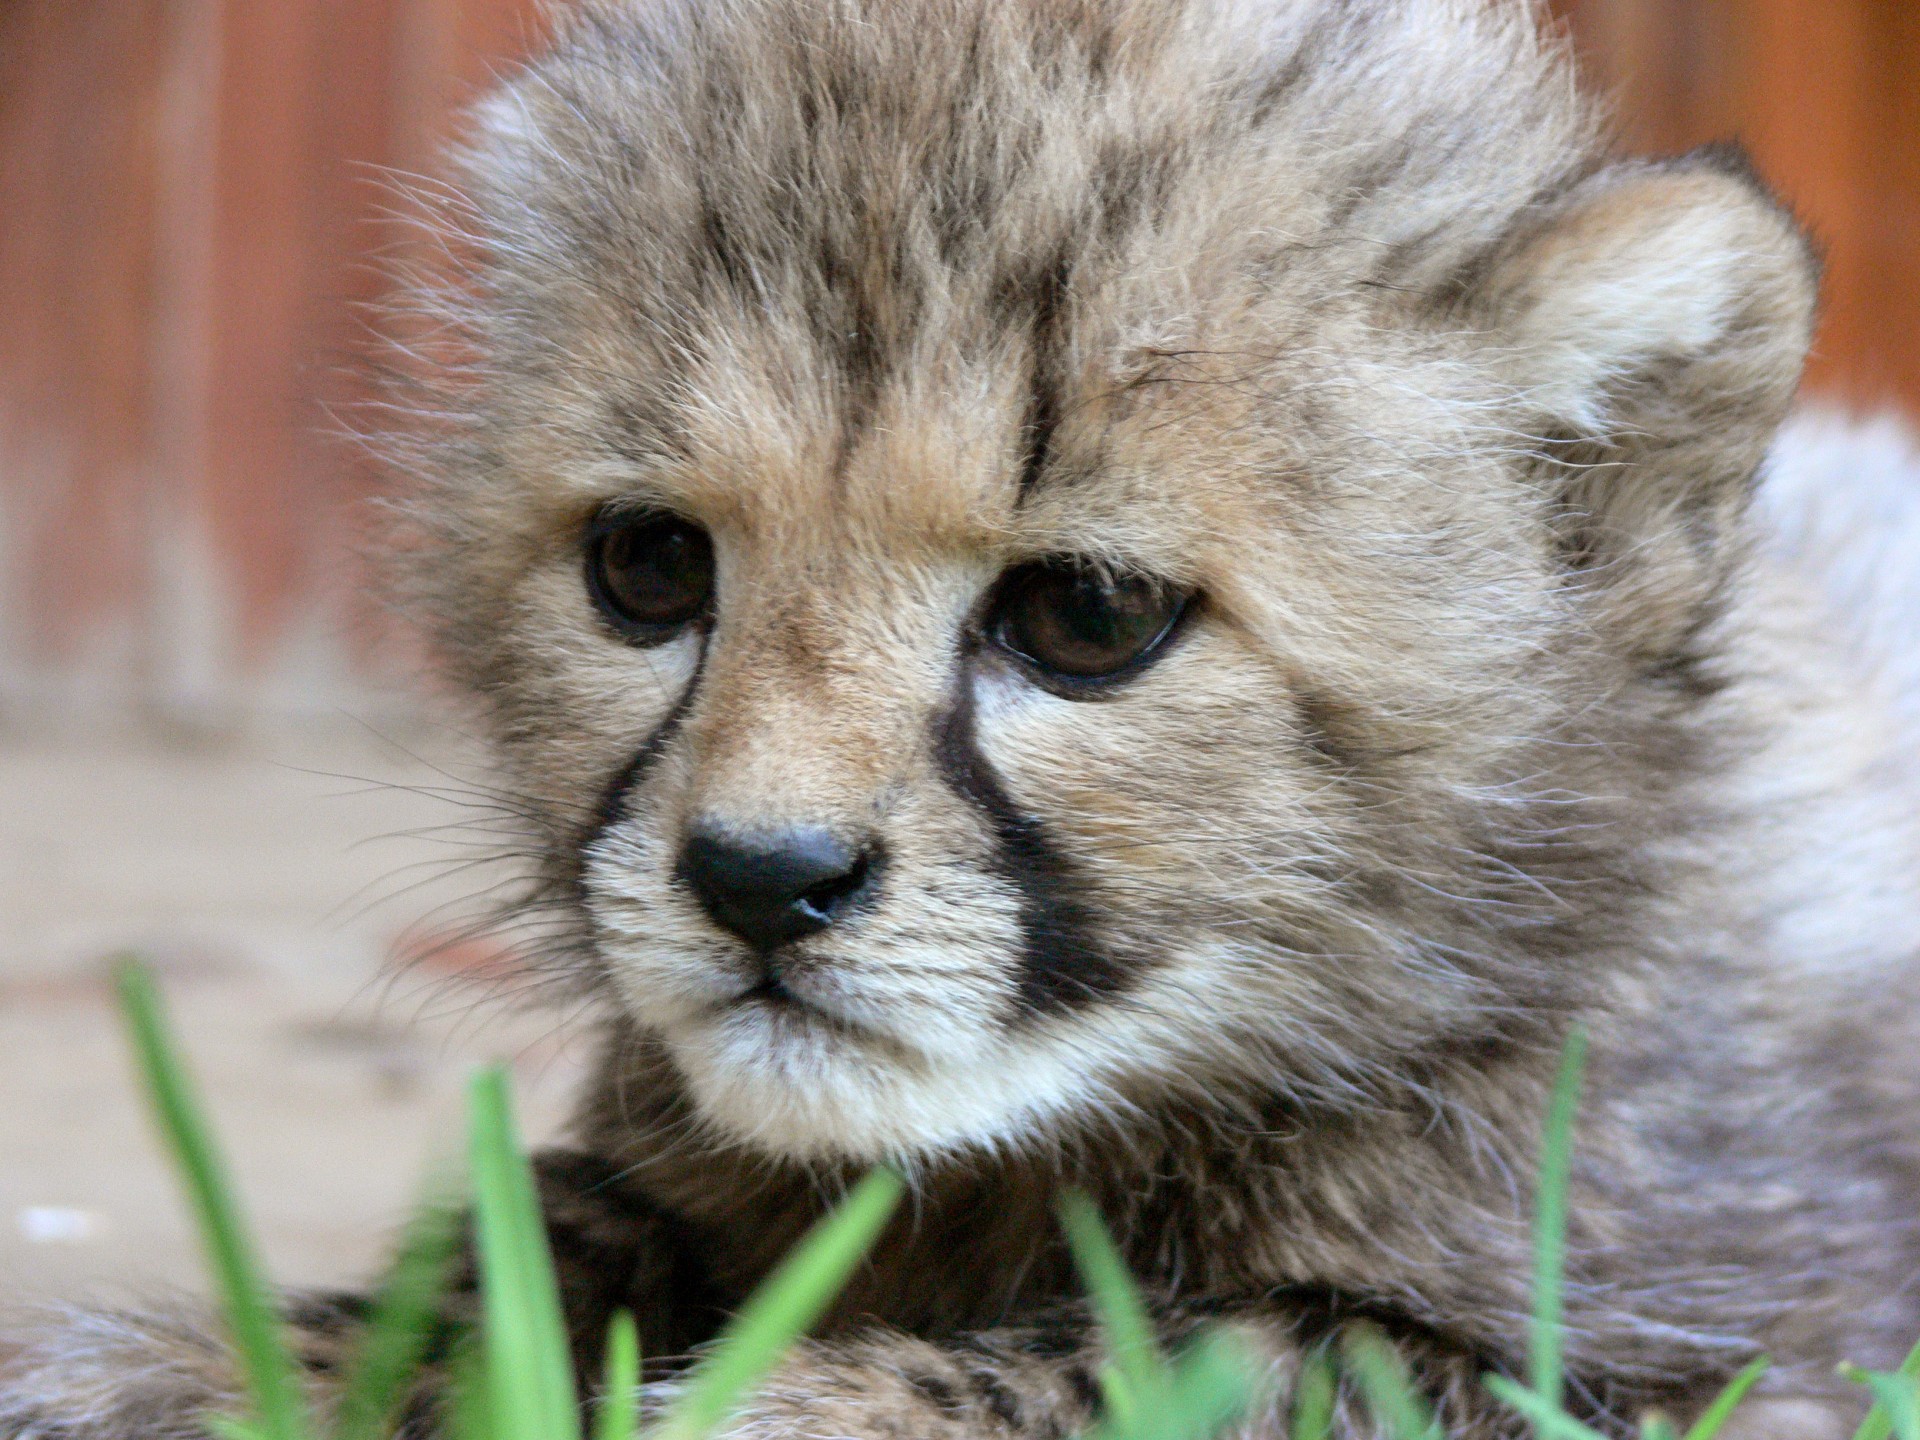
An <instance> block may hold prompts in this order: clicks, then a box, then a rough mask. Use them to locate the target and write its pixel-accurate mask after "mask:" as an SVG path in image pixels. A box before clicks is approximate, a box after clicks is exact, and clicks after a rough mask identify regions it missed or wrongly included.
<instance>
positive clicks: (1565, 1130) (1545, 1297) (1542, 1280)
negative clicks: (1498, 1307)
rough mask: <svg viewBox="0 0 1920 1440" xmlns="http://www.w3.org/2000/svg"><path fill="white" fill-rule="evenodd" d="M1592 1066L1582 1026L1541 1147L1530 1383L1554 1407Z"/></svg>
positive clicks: (1568, 1051)
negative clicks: (1582, 1118) (1576, 1161)
mask: <svg viewBox="0 0 1920 1440" xmlns="http://www.w3.org/2000/svg"><path fill="white" fill-rule="evenodd" d="M1586 1062H1587V1032H1586V1031H1585V1030H1584V1029H1582V1028H1581V1027H1580V1026H1578V1025H1576V1026H1574V1027H1573V1029H1572V1030H1570V1031H1569V1032H1568V1033H1567V1043H1566V1048H1565V1049H1564V1050H1563V1051H1562V1052H1561V1055H1560V1073H1559V1074H1558V1075H1557V1076H1556V1077H1555V1079H1554V1082H1553V1099H1552V1101H1551V1102H1550V1103H1549V1105H1548V1107H1547V1126H1546V1133H1545V1135H1544V1137H1543V1139H1542V1140H1541V1144H1540V1179H1539V1188H1538V1190H1537V1191H1536V1198H1535V1204H1534V1220H1533V1330H1532V1337H1531V1344H1530V1345H1529V1347H1528V1379H1529V1380H1530V1381H1531V1382H1532V1385H1533V1390H1534V1393H1535V1394H1536V1395H1538V1396H1539V1397H1540V1398H1541V1399H1542V1400H1545V1401H1546V1402H1547V1404H1548V1405H1549V1406H1551V1407H1553V1408H1554V1409H1556V1410H1557V1409H1558V1408H1559V1406H1560V1385H1561V1380H1562V1357H1561V1353H1560V1333H1561V1316H1562V1313H1563V1309H1564V1303H1563V1302H1564V1295H1563V1285H1564V1281H1565V1271H1566V1259H1567V1182H1568V1176H1569V1174H1570V1172H1571V1169H1572V1164H1573V1122H1574V1116H1575V1114H1576V1112H1577V1111H1578V1110H1579V1107H1580V1076H1581V1072H1582V1071H1583V1070H1584V1069H1585V1068H1586Z"/></svg>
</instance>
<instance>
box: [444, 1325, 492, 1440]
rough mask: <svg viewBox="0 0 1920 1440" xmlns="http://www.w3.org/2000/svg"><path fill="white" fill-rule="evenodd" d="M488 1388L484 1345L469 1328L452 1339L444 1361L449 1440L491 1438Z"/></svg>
mask: <svg viewBox="0 0 1920 1440" xmlns="http://www.w3.org/2000/svg"><path fill="white" fill-rule="evenodd" d="M489 1388H490V1387H489V1386H488V1384H487V1357H486V1348H485V1346H484V1345H483V1344H482V1342H481V1339H480V1336H479V1335H478V1334H477V1333H476V1332H474V1331H472V1330H468V1331H466V1332H465V1333H463V1334H462V1335H461V1336H460V1337H459V1339H458V1340H456V1341H455V1342H454V1347H453V1356H452V1358H451V1359H450V1360H449V1361H448V1362H447V1395H446V1402H445V1410H444V1414H445V1416H446V1422H447V1433H448V1436H449V1440H494V1426H493V1407H492V1405H491V1404H490V1403H489V1398H488V1391H489Z"/></svg>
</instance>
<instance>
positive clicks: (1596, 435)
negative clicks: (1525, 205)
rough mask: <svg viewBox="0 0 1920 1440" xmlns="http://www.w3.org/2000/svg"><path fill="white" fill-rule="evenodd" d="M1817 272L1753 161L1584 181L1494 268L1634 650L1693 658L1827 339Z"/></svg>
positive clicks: (1589, 544) (1543, 427) (1581, 538)
mask: <svg viewBox="0 0 1920 1440" xmlns="http://www.w3.org/2000/svg"><path fill="white" fill-rule="evenodd" d="M1817 268H1818V267H1817V265H1816V263H1815V261H1814V258H1813V255H1812V251H1811V249H1810V247H1809V246H1808V244H1807V242H1806V239H1805V237H1804V236H1803V235H1802V234H1801V232H1800V231H1799V229H1798V228H1797V226H1796V225H1795V224H1794V222H1793V220H1792V218H1791V216H1789V215H1788V214H1787V213H1786V211H1785V210H1784V209H1782V208H1781V206H1780V205H1779V204H1778V203H1777V202H1776V201H1774V200H1773V199H1772V197H1771V196H1769V195H1768V194H1767V192H1766V191H1765V189H1764V188H1763V187H1762V186H1761V185H1760V183H1759V181H1758V180H1757V179H1756V178H1755V177H1754V176H1753V174H1752V172H1751V170H1749V169H1748V168H1747V167H1746V165H1745V162H1744V160H1743V159H1741V158H1740V157H1738V156H1737V155H1735V154H1730V153H1727V152H1722V151H1705V152H1701V153H1699V154H1697V155H1693V156H1689V157H1686V158H1685V159H1682V160H1679V161H1674V162H1671V163H1668V164H1664V165H1654V164H1645V163H1627V164H1622V165H1617V166H1614V167H1612V168H1610V169H1607V170H1603V171H1601V172H1600V173H1598V174H1596V175H1594V176H1592V177H1590V178H1589V179H1587V180H1586V181H1584V182H1583V183H1582V184H1580V185H1579V186H1577V187H1575V189H1574V190H1573V191H1572V192H1571V193H1570V194H1569V195H1568V196H1567V197H1565V198H1564V199H1563V200H1561V201H1559V202H1557V203H1556V205H1555V206H1554V207H1553V209H1552V211H1551V212H1550V213H1549V214H1548V215H1547V216H1546V217H1545V218H1544V219H1543V220H1542V221H1540V222H1539V223H1537V224H1535V225H1533V226H1530V227H1528V228H1527V229H1525V230H1524V231H1523V232H1522V233H1520V234H1519V235H1518V236H1516V238H1515V239H1514V240H1513V241H1512V242H1511V243H1510V244H1509V245H1508V247H1507V248H1506V250H1505V251H1504V252H1503V253H1502V254H1501V255H1500V256H1499V257H1498V258H1497V259H1496V260H1495V262H1494V264H1493V267H1492V269H1491V271H1490V273H1489V274H1488V276H1487V277H1486V279H1485V280H1484V282H1483V284H1482V286H1481V288H1480V290H1479V300H1478V307H1477V308H1479V314H1480V316H1481V318H1482V321H1483V323H1487V324H1488V325H1489V328H1490V329H1492V331H1493V332H1494V335H1495V338H1496V339H1497V340H1498V341H1499V342H1501V343H1500V354H1501V355H1502V357H1503V363H1504V364H1505V365H1506V366H1507V367H1508V373H1509V377H1510V379H1511V380H1512V382H1513V384H1514V386H1515V388H1516V390H1517V391H1518V393H1519V395H1520V404H1521V406H1522V408H1523V411H1524V412H1525V413H1526V416H1527V419H1526V422H1525V423H1526V424H1527V425H1528V426H1529V433H1532V434H1537V435H1540V436H1542V437H1543V438H1544V439H1545V440H1546V441H1548V442H1549V444H1548V449H1549V452H1550V453H1552V454H1554V455H1555V456H1556V458H1559V459H1561V460H1564V461H1565V462H1566V463H1565V464H1564V465H1561V466H1556V467H1554V471H1555V475H1554V482H1553V483H1556V484H1558V485H1560V486H1561V487H1562V490H1563V494H1562V496H1561V498H1562V500H1563V502H1564V505H1565V513H1566V515H1567V516H1568V539H1569V549H1570V550H1571V551H1572V552H1574V553H1575V554H1576V556H1577V558H1578V560H1579V562H1580V563H1581V564H1582V565H1583V566H1584V567H1586V568H1588V569H1589V570H1590V572H1591V574H1592V575H1593V577H1594V579H1595V584H1596V589H1597V592H1598V594H1599V596H1600V599H1601V603H1602V606H1603V609H1604V610H1606V611H1609V612H1611V619H1612V620H1613V621H1614V622H1615V623H1616V624H1617V625H1618V626H1620V627H1624V629H1622V630H1620V631H1617V632H1616V633H1617V635H1618V638H1620V639H1622V640H1624V641H1625V642H1626V643H1627V645H1628V647H1629V648H1630V649H1632V650H1634V651H1637V652H1639V653H1641V654H1642V655H1646V656H1649V657H1657V656H1659V655H1663V654H1666V653H1668V652H1670V651H1671V650H1673V649H1674V648H1675V647H1677V646H1679V645H1681V644H1683V643H1684V640H1685V637H1686V636H1687V635H1688V634H1690V633H1692V632H1693V631H1694V630H1695V629H1696V628H1697V626H1698V623H1699V620H1700V618H1701V615H1702V613H1703V607H1705V606H1706V605H1708V604H1709V602H1710V601H1711V599H1712V597H1713V596H1714V595H1715V594H1716V593H1717V592H1718V590H1719V587H1720V583H1721V581H1722V580H1723V579H1724V578H1725V574H1726V570H1727V567H1728V566H1729V565H1731V564H1732V563H1733V562H1734V561H1735V560H1736V558H1737V555H1736V553H1735V548H1736V547H1734V546H1732V545H1730V544H1727V543H1725V541H1726V540H1727V538H1728V537H1729V536H1730V535H1731V534H1733V533H1734V530H1735V528H1736V526H1735V522H1736V521H1737V519H1738V516H1739V512H1740V511H1741V509H1742V508H1743V507H1744V505H1745V503H1746V500H1747V497H1748V495H1749V493H1750V491H1751V488H1752V479H1753V475H1754V473H1755V471H1756V469H1757V468H1758V466H1759V463H1760V460H1761V458H1762V456H1763V455H1764V454H1765V452H1766V448H1767V445H1768V442H1769V440H1770V439H1771V437H1772V435H1773V432H1774V429H1775V427H1776V426H1777V425H1778V424H1779V423H1780V421H1781V419H1782V418H1783V417H1784V416H1785V414H1786V411H1787V407H1788V405H1789V403H1790V402H1791V400H1792V397H1793V391H1794V387H1795V386H1796V384H1797V383H1798V380H1799V376H1800V369H1801V365H1802V363H1803V361H1804V359H1805V356H1806V351H1807V345H1808V342H1809V340H1810V338H1811V334H1812V327H1813V314H1814V302H1815V292H1816V288H1817V283H1818V274H1817Z"/></svg>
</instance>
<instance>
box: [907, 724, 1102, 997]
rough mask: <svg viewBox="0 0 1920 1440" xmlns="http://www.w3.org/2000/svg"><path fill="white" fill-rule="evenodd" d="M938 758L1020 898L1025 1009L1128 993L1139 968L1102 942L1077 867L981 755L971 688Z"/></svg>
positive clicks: (937, 745)
mask: <svg viewBox="0 0 1920 1440" xmlns="http://www.w3.org/2000/svg"><path fill="white" fill-rule="evenodd" d="M934 756H935V760H936V763H937V764H938V765H939V767H940V774H941V777H942V778H943V779H944V780H945V781H946V782H947V784H948V786H949V787H951V788H952V789H953V791H954V792H955V793H956V794H958V795H959V796H960V797H961V798H962V799H964V800H966V801H967V802H968V803H970V804H971V805H973V807H974V808H975V809H977V810H978V811H980V813H981V814H982V815H984V816H985V817H986V819H987V821H988V823H989V824H990V825H991V826H992V829H993V836H994V841H995V846H994V862H993V863H994V869H995V871H996V872H997V873H998V875H999V876H1000V878H1001V879H1002V880H1004V881H1005V882H1006V883H1007V884H1008V885H1010V886H1012V887H1013V889H1014V890H1015V891H1016V892H1017V893H1018V894H1019V896H1020V931H1021V964H1020V980H1019V999H1020V1004H1021V1006H1022V1007H1023V1008H1024V1009H1025V1010H1027V1011H1029V1012H1031V1013H1034V1014H1052V1013H1058V1012H1060V1011H1063V1010H1071V1009H1074V1008H1077V1007H1079V1006H1082V1005H1086V1004H1090V1003H1092V1002H1093V1001H1096V1000H1099V999H1103V998H1105V997H1107V996H1110V995H1114V994H1118V993H1119V992H1120V991H1122V990H1124V989H1125V988H1126V987H1127V985H1128V983H1129V982H1130V981H1131V979H1132V978H1133V971H1132V967H1130V966H1128V965H1125V964H1123V963H1122V962H1121V961H1120V960H1119V959H1117V958H1116V957H1115V956H1113V955H1110V954H1109V953H1107V951H1106V950H1105V948H1104V947H1103V946H1102V945H1101V944H1100V942H1099V940H1098V938H1097V922H1096V920H1095V917H1094V912H1093V908H1092V906H1091V905H1090V904H1089V903H1088V902H1087V899H1086V898H1085V896H1084V895H1083V893H1082V890H1081V884H1080V880H1079V877H1078V875H1077V874H1076V873H1075V869H1074V866H1073V863H1072V862H1071V861H1070V860H1068V858H1067V857H1066V856H1065V855H1063V854H1062V853H1061V852H1060V851H1059V850H1057V849H1056V848H1054V846H1053V844H1052V842H1051V841H1049V840H1048V838H1047V834H1046V830H1045V828H1044V827H1043V826H1042V825H1041V823H1040V822H1039V821H1038V820H1036V819H1035V818H1034V817H1033V816H1031V815H1028V814H1026V813H1024V812H1023V811H1022V810H1021V809H1020V807H1019V806H1018V805H1016V804H1015V803H1014V802H1013V799H1012V797H1011V796H1009V795H1008V794H1007V792H1006V789H1005V787H1003V786H1002V785H1001V783H1000V777H999V776H997V775H996V774H994V772H993V767H992V766H991V765H989V764H988V763H987V759H986V757H985V756H984V755H982V754H981V753H980V749H979V745H978V743H977V741H976V738H975V735H974V713H973V698H972V694H971V692H970V691H969V690H968V689H966V688H965V687H964V686H963V687H962V690H961V698H960V699H959V700H957V701H956V702H955V703H954V705H953V707H952V708H951V709H950V710H948V711H947V713H946V714H945V715H944V716H943V717H942V718H941V719H940V720H939V722H938V730H937V732H936V735H935V738H934Z"/></svg>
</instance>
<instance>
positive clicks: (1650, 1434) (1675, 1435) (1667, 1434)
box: [1640, 1414, 1680, 1440]
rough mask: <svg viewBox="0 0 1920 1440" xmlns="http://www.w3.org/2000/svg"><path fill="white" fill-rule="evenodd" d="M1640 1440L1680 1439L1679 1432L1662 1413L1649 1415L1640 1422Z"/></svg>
mask: <svg viewBox="0 0 1920 1440" xmlns="http://www.w3.org/2000/svg"><path fill="white" fill-rule="evenodd" d="M1640 1440H1680V1432H1679V1431H1678V1430H1676V1429H1674V1428H1673V1422H1672V1421H1671V1420H1669V1419H1667V1417H1666V1416H1664V1415H1659V1414H1654V1415H1649V1416H1647V1418H1646V1419H1645V1420H1642V1421H1641V1422H1640Z"/></svg>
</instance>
